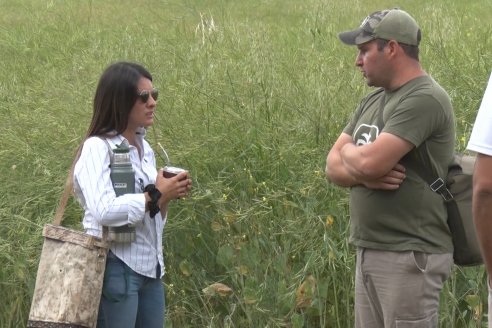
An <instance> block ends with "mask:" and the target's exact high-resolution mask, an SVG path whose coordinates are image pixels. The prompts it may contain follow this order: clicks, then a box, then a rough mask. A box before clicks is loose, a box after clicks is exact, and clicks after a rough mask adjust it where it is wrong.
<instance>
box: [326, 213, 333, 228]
mask: <svg viewBox="0 0 492 328" xmlns="http://www.w3.org/2000/svg"><path fill="white" fill-rule="evenodd" d="M333 221H334V219H333V216H331V215H328V216H327V217H326V225H327V226H328V227H329V226H331V225H332V224H333Z"/></svg>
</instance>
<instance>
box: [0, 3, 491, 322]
mask: <svg viewBox="0 0 492 328" xmlns="http://www.w3.org/2000/svg"><path fill="white" fill-rule="evenodd" d="M394 6H400V7H402V8H403V9H406V10H408V11H409V12H410V13H412V14H413V15H414V16H415V17H416V18H417V20H418V21H419V23H420V24H421V27H422V29H423V34H424V39H423V44H422V47H421V61H422V64H423V66H424V68H425V69H426V70H427V71H428V72H429V73H430V74H431V75H432V76H433V77H434V78H435V79H436V80H438V81H439V82H440V83H441V84H442V85H443V86H444V87H445V88H446V89H447V91H448V92H449V94H450V95H451V97H452V100H453V104H454V107H455V111H456V116H457V118H458V120H457V124H458V130H457V131H458V133H457V136H456V138H457V139H456V140H457V144H458V148H459V149H464V148H465V146H466V141H467V139H468V136H469V133H470V131H471V127H472V124H473V121H474V118H475V115H476V110H477V108H478V106H479V103H480V100H481V96H482V93H483V90H484V87H485V83H486V81H487V78H488V75H489V73H490V69H491V62H492V58H491V50H492V44H491V42H492V41H491V38H490V35H491V32H492V26H491V19H490V18H491V17H490V13H491V12H492V3H491V2H490V1H488V0H476V1H473V2H468V3H466V5H465V4H462V3H461V1H444V0H436V1H432V2H430V1H422V0H417V1H410V0H402V1H399V2H396V3H395V2H392V1H386V0H376V1H372V2H367V1H366V2H362V1H356V0H349V1H344V2H335V1H326V0H325V1H322V0H307V1H293V0H282V1H280V0H270V1H260V0H250V1H225V0H216V1H211V0H208V1H207V0H185V1H177V0H176V1H175V0H169V1H158V0H147V1H138V0H132V1H128V0H122V1H117V2H116V1H102V0H99V1H97V0H87V1H56V0H50V1H41V0H25V1H18V0H17V1H13V0H2V1H0V58H1V59H2V65H0V131H1V138H0V159H1V160H0V190H1V191H2V192H1V193H0V266H1V270H0V295H2V298H3V299H2V302H0V327H22V326H24V325H25V323H26V321H27V316H28V312H29V307H30V301H31V296H32V292H33V289H34V281H35V277H36V269H37V262H38V259H39V252H40V250H41V246H42V237H41V230H42V227H43V225H44V224H45V223H48V222H51V220H52V218H53V215H54V210H55V208H56V205H57V202H58V199H59V197H60V195H61V191H62V187H63V184H64V181H65V178H66V175H67V173H68V169H69V167H70V164H71V161H72V159H73V155H74V151H75V149H76V148H77V146H78V145H79V143H80V142H81V140H82V139H81V138H82V136H83V135H84V133H85V130H86V128H87V126H88V124H89V120H90V116H91V111H92V109H91V102H92V97H93V94H94V91H95V85H96V83H97V80H98V78H99V76H100V74H101V72H102V70H103V69H104V68H105V67H106V66H107V65H108V64H109V63H111V62H114V61H117V60H132V61H137V62H140V63H142V64H144V65H145V66H146V67H148V68H149V69H150V70H151V71H152V72H153V74H154V85H155V86H157V87H158V88H159V89H160V90H161V95H162V96H161V98H160V100H159V105H158V119H157V122H156V124H155V126H154V128H151V129H150V130H149V133H148V140H149V141H150V142H151V144H153V145H154V146H155V145H156V144H157V142H160V143H162V144H163V145H164V147H165V148H166V149H167V150H168V153H169V154H170V156H171V160H172V162H173V164H176V165H179V166H183V167H185V168H187V169H189V170H190V172H191V175H192V176H193V183H194V189H193V193H192V195H191V197H189V198H188V199H183V200H179V201H177V202H175V203H174V204H173V205H172V206H171V208H170V215H169V222H168V225H167V227H166V232H165V237H164V248H165V257H166V260H165V261H166V275H165V278H164V283H165V285H166V290H167V325H166V326H167V327H292V328H297V327H337V328H345V327H351V326H352V325H353V311H352V307H353V288H354V286H353V274H354V272H353V269H354V250H353V248H352V247H351V246H350V245H348V243H347V228H348V222H349V217H348V203H347V190H345V189H341V188H338V187H335V186H333V185H330V184H328V183H327V182H326V180H325V178H324V173H323V171H324V165H325V157H326V154H327V151H328V149H329V148H330V146H331V145H332V144H333V142H334V141H335V139H336V137H337V136H338V134H339V133H340V131H341V129H342V128H343V127H344V125H345V123H346V122H347V120H348V118H349V116H350V114H351V112H352V110H353V109H354V108H355V106H356V105H357V103H358V101H359V100H360V98H361V97H362V96H363V95H364V94H365V93H367V92H368V88H367V87H365V83H364V81H363V79H362V78H361V76H360V74H359V73H358V72H357V70H356V69H355V68H354V65H353V63H354V58H355V49H354V48H351V47H346V46H343V45H342V44H341V43H340V42H339V41H338V39H337V37H336V35H337V33H338V32H339V31H342V30H344V29H349V28H352V27H354V26H356V25H358V24H359V22H360V20H361V19H362V18H363V17H364V16H365V15H367V14H368V13H369V12H371V11H373V10H377V9H381V8H386V7H394ZM160 164H163V163H162V162H160ZM80 218H81V211H80V208H79V206H78V204H77V203H76V202H75V201H72V202H71V203H70V204H69V206H68V208H67V215H66V221H65V222H66V224H67V225H69V226H72V227H78V228H80ZM217 282H220V283H223V284H225V285H226V286H228V287H230V288H231V289H232V292H231V293H228V294H226V293H224V294H221V293H216V294H214V293H212V292H210V291H211V290H212V289H210V288H208V289H207V287H209V286H211V285H212V284H214V283H217ZM301 290H302V291H304V294H302V295H301V294H299V293H300V291H301ZM485 312H486V286H485V274H484V270H483V268H482V267H477V268H467V269H460V268H456V269H455V270H454V272H453V275H452V277H451V278H450V279H449V281H448V282H447V283H446V286H445V288H444V290H443V293H442V306H441V316H440V320H441V327H446V328H447V327H485V324H484V323H485V322H486V317H485Z"/></svg>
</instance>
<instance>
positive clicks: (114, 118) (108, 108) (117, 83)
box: [86, 62, 152, 137]
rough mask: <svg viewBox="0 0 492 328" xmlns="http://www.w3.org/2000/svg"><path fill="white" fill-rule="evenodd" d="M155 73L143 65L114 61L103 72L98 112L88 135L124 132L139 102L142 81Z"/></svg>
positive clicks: (96, 98)
mask: <svg viewBox="0 0 492 328" xmlns="http://www.w3.org/2000/svg"><path fill="white" fill-rule="evenodd" d="M142 77H145V78H147V79H149V80H151V81H152V75H151V74H150V73H149V72H148V71H147V70H146V69H145V68H144V67H143V66H141V65H139V64H136V63H130V62H117V63H114V64H111V65H110V66H108V68H106V70H105V71H104V72H103V74H102V75H101V78H100V79H99V83H98V85H97V89H96V95H95V96H94V111H93V114H92V121H91V124H90V126H89V129H88V131H87V134H86V137H90V136H95V135H105V134H109V133H111V132H113V131H115V132H116V133H118V134H119V133H122V132H123V131H125V129H126V128H127V126H128V116H129V115H130V111H131V110H132V108H133V105H134V104H135V102H136V101H137V92H138V81H139V80H140V79H141V78H142Z"/></svg>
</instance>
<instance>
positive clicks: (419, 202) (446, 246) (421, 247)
mask: <svg viewBox="0 0 492 328" xmlns="http://www.w3.org/2000/svg"><path fill="white" fill-rule="evenodd" d="M381 110H382V112H381ZM381 114H382V115H381ZM344 132H345V133H347V134H350V135H351V136H352V138H353V140H354V143H355V144H356V145H364V144H367V143H371V142H373V141H374V140H375V139H376V138H377V137H378V136H379V134H380V133H382V132H386V133H391V134H393V135H396V136H398V137H400V138H403V139H405V140H407V141H409V142H411V143H412V144H413V145H415V148H413V150H411V151H410V152H409V153H408V154H407V155H405V156H404V157H403V158H402V159H401V160H400V163H401V164H402V165H404V166H405V168H406V179H405V180H404V181H403V183H402V184H401V185H400V188H399V189H398V190H395V191H385V190H373V189H368V188H366V187H364V186H362V185H357V186H354V187H352V188H351V191H350V219H351V231H350V241H351V242H352V243H353V244H355V245H356V246H361V247H367V248H374V249H382V250H391V251H405V250H416V251H423V252H428V253H448V252H452V250H453V245H452V241H451V235H450V231H449V227H448V225H447V223H446V220H447V214H446V208H445V204H444V201H443V199H442V197H441V196H440V195H439V194H437V193H435V192H433V191H432V190H431V189H430V187H429V185H428V184H427V183H426V182H425V181H424V180H423V178H421V177H420V176H419V175H418V174H417V173H416V170H415V169H414V168H415V167H419V166H424V167H425V168H429V167H431V165H433V166H434V168H435V170H436V171H437V172H438V174H439V175H440V176H441V177H443V178H444V177H445V176H446V172H447V169H448V165H449V163H450V162H451V160H452V158H453V152H454V142H455V123H454V114H453V109H452V105H451V101H450V99H449V96H448V94H447V93H446V91H444V89H442V88H441V87H440V86H439V85H438V84H437V83H436V82H435V81H434V80H433V79H432V78H431V77H429V76H421V77H418V78H415V79H413V80H411V81H409V82H407V83H406V84H405V85H403V86H401V87H400V88H399V89H397V90H395V91H392V92H386V91H384V90H383V89H378V90H376V91H374V92H372V93H370V94H369V95H368V96H367V97H365V98H364V99H363V100H362V102H361V104H360V105H359V107H358V108H357V110H356V112H355V113H354V116H353V118H352V120H351V122H350V123H349V124H348V125H347V126H346V127H345V129H344ZM436 178H437V177H436Z"/></svg>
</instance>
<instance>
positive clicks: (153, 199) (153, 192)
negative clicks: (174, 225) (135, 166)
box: [144, 184, 162, 218]
mask: <svg viewBox="0 0 492 328" xmlns="http://www.w3.org/2000/svg"><path fill="white" fill-rule="evenodd" d="M144 192H147V193H148V194H149V197H150V200H149V201H148V202H147V208H148V209H149V212H150V217H151V218H153V217H154V216H155V215H156V214H157V213H159V211H160V208H159V205H157V201H158V200H159V198H161V196H162V194H161V192H160V191H159V189H157V188H156V187H155V185H154V184H148V185H147V186H145V188H144Z"/></svg>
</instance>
